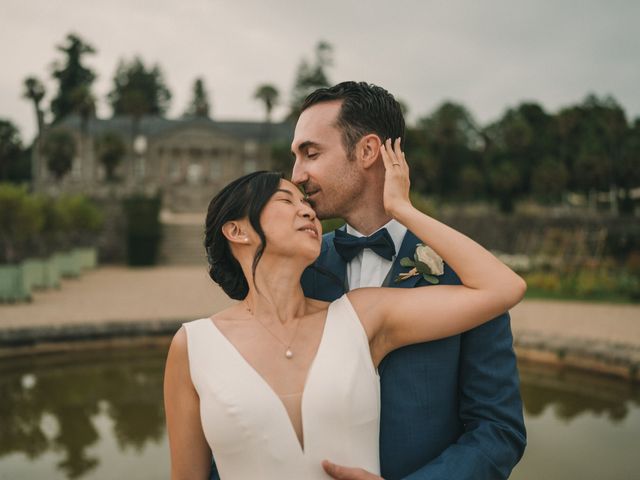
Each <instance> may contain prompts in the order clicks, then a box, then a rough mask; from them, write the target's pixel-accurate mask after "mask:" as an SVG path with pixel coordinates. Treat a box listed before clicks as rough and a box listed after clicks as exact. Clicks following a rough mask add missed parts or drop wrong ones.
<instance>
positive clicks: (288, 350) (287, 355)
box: [243, 301, 300, 360]
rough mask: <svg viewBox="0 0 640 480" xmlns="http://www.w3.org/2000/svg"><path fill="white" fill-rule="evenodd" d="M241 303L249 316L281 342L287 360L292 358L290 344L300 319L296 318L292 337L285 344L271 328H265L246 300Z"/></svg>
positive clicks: (296, 332)
mask: <svg viewBox="0 0 640 480" xmlns="http://www.w3.org/2000/svg"><path fill="white" fill-rule="evenodd" d="M243 303H244V306H245V308H246V309H247V312H249V313H250V314H251V316H252V317H253V318H255V319H256V320H257V321H258V323H259V324H260V325H261V326H262V328H264V329H265V330H266V331H267V332H269V333H270V334H271V336H272V337H273V338H275V339H276V340H277V341H278V342H279V343H280V344H282V345H283V346H284V348H285V350H284V356H285V357H286V358H287V359H289V360H290V359H292V358H293V351H292V350H291V345H293V341H294V340H295V339H296V335H297V334H298V327H299V326H300V319H298V323H297V325H296V329H295V330H294V332H293V337H291V341H290V342H289V343H288V344H287V343H285V342H283V341H282V340H280V338H279V337H278V336H277V335H276V334H275V333H273V332H272V331H271V330H269V329H268V328H267V326H266V325H265V324H264V323H262V321H261V320H260V319H259V318H258V317H257V316H256V315H255V314H254V313H253V311H252V310H251V308H250V307H249V304H248V303H247V302H246V301H244V302H243Z"/></svg>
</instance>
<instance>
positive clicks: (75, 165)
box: [71, 157, 82, 180]
mask: <svg viewBox="0 0 640 480" xmlns="http://www.w3.org/2000/svg"><path fill="white" fill-rule="evenodd" d="M71 178H73V179H74V180H80V179H81V178H82V159H81V158H80V157H74V158H73V162H71Z"/></svg>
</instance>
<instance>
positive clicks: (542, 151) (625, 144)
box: [0, 34, 640, 213]
mask: <svg viewBox="0 0 640 480" xmlns="http://www.w3.org/2000/svg"><path fill="white" fill-rule="evenodd" d="M56 48H57V50H58V52H59V53H60V55H61V57H62V58H61V59H59V60H58V61H57V62H56V63H55V64H54V68H53V71H52V77H53V79H54V81H55V83H56V87H57V88H56V91H55V92H54V94H53V96H52V98H51V100H50V102H49V108H48V109H46V108H45V107H44V106H43V101H44V98H45V96H46V91H45V87H44V84H43V82H42V81H41V80H40V79H38V78H37V77H35V76H30V77H28V78H26V79H25V80H24V84H23V96H24V97H25V98H26V99H28V100H29V101H30V102H31V103H32V105H33V108H34V113H35V118H36V124H37V127H38V134H39V136H42V135H43V132H44V131H45V129H47V128H48V127H49V126H51V125H56V124H57V123H58V122H59V121H61V120H62V119H63V118H65V117H67V116H68V115H71V114H76V115H78V116H79V117H80V119H81V124H82V125H83V128H86V125H87V122H88V121H89V119H90V118H91V117H93V116H95V110H96V108H95V105H96V97H95V95H94V94H93V90H92V88H93V83H94V81H95V79H96V73H95V72H94V71H92V70H91V68H89V67H88V66H87V65H86V62H85V60H86V57H87V56H90V55H94V54H96V50H95V48H94V47H93V46H92V45H90V44H89V43H88V42H86V41H85V40H83V39H82V38H80V37H79V36H77V35H75V34H69V35H67V37H66V39H65V41H64V42H63V43H62V44H61V45H59V46H57V47H56ZM332 57H333V48H332V46H331V45H330V44H329V43H327V42H324V41H321V42H319V43H318V44H317V45H316V47H315V49H314V51H313V54H312V57H311V59H310V60H309V59H303V60H301V62H300V63H299V66H298V68H297V70H296V72H295V79H294V87H293V90H292V92H291V94H290V102H289V104H288V111H287V114H286V117H285V120H288V121H290V122H294V121H295V119H297V116H298V114H299V110H300V105H301V104H302V101H303V100H304V98H305V97H306V95H307V94H308V93H310V92H311V91H313V90H315V89H316V88H319V87H323V86H328V85H330V84H332V82H331V80H330V75H329V69H330V68H331V67H332V65H333V58H332ZM281 97H282V96H281V94H280V91H279V90H278V88H277V87H276V86H274V85H273V84H271V83H263V84H260V85H258V86H257V87H256V90H255V91H254V94H253V98H255V99H256V100H258V101H260V102H261V103H262V105H263V107H264V111H265V120H266V121H267V122H268V123H269V122H271V121H272V114H273V109H274V108H275V107H276V106H277V105H279V104H281V103H282V102H283V101H282V98H281ZM106 99H107V102H108V103H109V105H110V107H111V110H112V114H113V115H125V116H128V117H130V118H131V122H132V123H131V125H132V127H131V128H132V136H131V137H132V139H133V138H134V137H135V132H136V129H137V125H138V123H139V121H140V119H141V118H142V117H143V116H145V115H160V116H163V115H166V113H167V111H168V109H169V106H170V102H171V99H172V93H171V90H170V89H169V87H168V86H167V83H166V81H165V79H164V75H163V72H162V69H161V68H160V66H159V65H157V64H154V65H147V64H145V62H144V61H143V60H142V59H141V58H139V57H134V58H133V59H131V60H126V59H123V60H121V61H120V62H119V64H118V66H117V68H116V73H115V75H114V77H113V86H112V89H111V91H110V92H109V93H108V95H107V98H106ZM400 103H401V106H402V108H403V110H404V111H405V113H406V112H407V111H408V107H407V105H406V104H405V103H404V102H402V101H401V100H400ZM212 111H213V108H212V104H211V100H210V94H209V91H208V89H207V87H206V85H205V83H204V80H203V79H202V78H196V79H195V80H194V83H193V87H192V96H191V100H190V102H189V104H188V105H187V108H186V109H185V110H184V114H183V115H184V116H185V117H202V118H210V117H211V116H212ZM63 137H64V132H58V133H56V134H53V133H52V134H51V138H46V139H45V140H47V141H45V142H41V144H42V148H45V149H48V150H49V151H48V153H49V155H48V157H50V165H49V167H50V169H51V171H52V172H53V173H54V175H55V176H56V177H61V176H63V175H64V174H65V173H66V172H67V171H68V170H69V168H70V161H71V160H70V159H71V158H72V157H73V154H74V151H73V148H74V147H73V145H72V142H71V141H70V140H69V138H68V136H67V138H63ZM97 148H98V150H99V152H98V153H99V157H100V158H101V160H102V161H103V163H104V165H105V169H106V172H107V178H108V179H112V177H113V171H114V169H115V166H116V164H117V162H118V159H119V158H121V157H122V155H123V154H124V151H125V149H126V146H125V145H124V143H123V140H122V139H121V138H118V136H117V135H116V134H112V133H109V132H108V133H106V134H105V135H104V138H100V139H97ZM405 149H406V151H407V154H408V158H409V159H410V162H411V164H412V170H413V186H414V188H415V190H416V191H418V192H419V193H422V194H426V195H435V196H437V197H440V198H444V199H447V200H460V201H475V200H479V199H481V200H488V201H494V202H496V203H497V204H498V205H499V207H500V209H501V210H503V211H505V212H509V211H511V210H513V207H514V204H515V203H516V202H517V201H518V200H519V199H521V198H533V199H535V200H537V201H539V202H542V203H557V202H560V201H562V200H563V198H565V197H566V196H567V195H568V194H570V193H579V194H582V197H584V198H591V199H593V198H595V197H596V195H597V194H598V192H600V193H602V192H607V193H608V194H609V196H610V199H611V201H610V203H611V205H612V207H613V208H614V209H615V210H616V211H619V212H622V213H629V212H632V211H633V208H634V200H633V195H632V191H633V189H636V188H638V187H640V119H635V120H633V121H631V120H629V119H628V118H627V116H626V113H625V111H624V109H623V108H622V106H620V105H619V104H618V103H617V102H616V101H615V99H613V98H612V97H602V98H599V97H597V96H594V95H590V96H588V97H587V98H586V99H585V100H584V101H583V102H581V103H579V104H576V105H571V106H568V107H565V108H563V109H561V110H560V111H558V112H555V113H550V112H547V111H545V110H544V108H543V107H542V106H541V105H539V104H536V103H533V102H527V103H522V104H520V105H518V106H516V107H513V108H509V109H508V110H507V111H506V112H505V113H504V114H503V115H502V117H501V118H499V119H498V120H496V121H494V122H491V123H489V124H487V125H480V124H478V122H477V121H476V120H475V119H474V118H473V116H472V114H471V113H470V112H469V110H467V109H466V108H465V107H464V106H463V105H461V104H458V103H455V102H445V103H443V104H442V105H440V106H439V107H438V108H436V109H435V110H434V111H433V112H431V113H429V114H428V115H426V116H423V117H422V118H420V119H419V120H418V121H417V122H416V123H415V124H414V125H411V126H409V127H408V129H407V141H406V145H405ZM29 155H30V154H29V152H28V149H25V148H24V147H23V145H22V141H21V138H20V134H19V132H18V130H17V128H16V127H15V126H14V125H13V123H11V122H10V121H9V120H4V119H0V181H3V180H14V181H19V180H28V179H29V178H30V174H31V172H30V167H29ZM53 157H55V158H57V159H59V161H55V160H53ZM273 158H274V161H275V164H276V165H275V166H276V167H279V168H281V169H283V170H285V171H286V170H288V169H289V168H290V166H291V156H290V153H289V146H288V145H284V144H281V145H280V144H276V145H274V146H273Z"/></svg>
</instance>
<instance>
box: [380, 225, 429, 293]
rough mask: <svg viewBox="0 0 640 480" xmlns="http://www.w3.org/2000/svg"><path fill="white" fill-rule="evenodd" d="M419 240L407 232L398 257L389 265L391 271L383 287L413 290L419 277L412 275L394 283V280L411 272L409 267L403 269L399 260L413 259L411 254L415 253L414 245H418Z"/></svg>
mask: <svg viewBox="0 0 640 480" xmlns="http://www.w3.org/2000/svg"><path fill="white" fill-rule="evenodd" d="M419 243H422V242H420V239H419V238H418V237H416V236H415V235H414V234H413V233H411V232H410V231H408V230H407V233H406V234H405V236H404V239H403V240H402V245H401V246H400V251H399V252H398V255H396V259H395V260H394V262H393V265H391V270H390V271H389V274H388V275H387V278H386V279H385V281H384V283H383V286H385V287H394V288H395V287H400V288H413V287H414V286H415V284H416V283H417V282H418V280H420V278H421V275H414V276H413V277H409V278H407V279H406V280H402V281H401V282H396V278H397V277H398V275H400V274H401V273H406V272H408V271H409V270H411V267H403V266H402V265H400V260H401V259H403V258H405V257H409V258H411V259H413V254H414V253H415V251H416V245H418V244H419Z"/></svg>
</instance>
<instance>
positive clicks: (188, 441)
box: [164, 327, 211, 480]
mask: <svg viewBox="0 0 640 480" xmlns="http://www.w3.org/2000/svg"><path fill="white" fill-rule="evenodd" d="M164 409H165V415H166V417H167V432H168V434H169V449H170V451H171V480H187V479H189V480H191V479H198V478H199V479H208V478H209V472H210V470H211V451H210V450H209V445H208V444H207V441H206V439H205V437H204V433H203V432H202V423H201V422H200V400H199V397H198V394H197V393H196V390H195V387H194V386H193V383H192V382H191V374H190V373H189V358H188V355H187V336H186V332H185V330H184V327H182V328H180V330H178V332H177V333H176V335H175V336H174V337H173V341H172V342H171V346H170V347H169V354H168V356H167V364H166V367H165V372H164Z"/></svg>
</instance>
